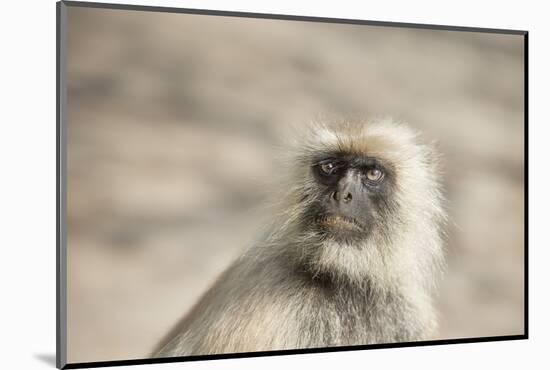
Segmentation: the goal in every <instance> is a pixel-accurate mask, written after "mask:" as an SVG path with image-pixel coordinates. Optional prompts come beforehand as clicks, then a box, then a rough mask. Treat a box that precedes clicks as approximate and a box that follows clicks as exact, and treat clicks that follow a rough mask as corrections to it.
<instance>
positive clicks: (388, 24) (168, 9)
mask: <svg viewBox="0 0 550 370" xmlns="http://www.w3.org/2000/svg"><path fill="white" fill-rule="evenodd" d="M62 2H63V3H64V4H65V5H67V6H71V7H83V8H96V9H112V10H134V11H147V12H161V13H184V14H200V15H213V16H225V17H240V18H258V19H272V20H286V21H301V22H316V23H340V24H358V25H368V26H384V27H398V28H417V29H426V30H437V31H460V32H484V33H499V34H508V35H524V34H525V33H527V31H525V30H510V29H498V28H482V27H464V26H449V25H436V24H425V23H402V22H384V21H370V20H361V19H351V18H329V17H317V16H301V15H288V14H271V13H253V12H238V11H228V10H215V9H192V8H174V7H165V6H152V5H131V4H112V3H99V2H84V1H72V0H63V1H62Z"/></svg>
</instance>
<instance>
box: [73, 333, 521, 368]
mask: <svg viewBox="0 0 550 370" xmlns="http://www.w3.org/2000/svg"><path fill="white" fill-rule="evenodd" d="M524 339H527V337H526V335H505V336H498V337H479V338H457V339H443V340H429V341H421V342H403V343H387V344H369V345H360V346H342V347H327V348H308V349H293V350H281V351H261V352H243V353H227V354H216V355H201V356H184V357H166V358H147V359H135V360H113V361H98V362H79V363H71V364H67V365H66V366H65V367H63V369H82V368H95V367H111V366H130V365H150V364H161V363H173V362H191V361H201V360H223V359H232V358H248V357H269V356H287V355H300V354H315V353H329V352H349V351H361V350H372V349H389V348H405V347H422V346H433V345H447V344H467V343H483V342H498V341H510V340H524Z"/></svg>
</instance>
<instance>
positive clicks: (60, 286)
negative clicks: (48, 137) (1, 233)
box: [55, 1, 67, 369]
mask: <svg viewBox="0 0 550 370" xmlns="http://www.w3.org/2000/svg"><path fill="white" fill-rule="evenodd" d="M55 5H56V7H55V10H56V110H55V112H56V117H55V118H56V155H55V157H56V186H55V188H56V279H55V280H56V310H55V311H56V346H55V360H56V361H55V365H56V367H57V368H58V369H62V368H64V367H65V366H66V365H67V294H66V293H67V290H66V287H67V285H66V282H67V275H66V272H67V258H66V257H67V254H66V243H65V241H66V238H65V233H64V232H65V228H64V225H65V221H66V220H65V212H64V208H63V207H64V206H65V204H66V203H65V189H66V186H65V185H66V179H65V158H66V156H65V135H64V131H65V126H64V123H63V121H64V119H65V115H64V108H65V105H66V104H65V103H66V86H64V82H65V37H66V19H67V7H66V4H65V3H64V2H63V1H60V2H57V3H56V4H55Z"/></svg>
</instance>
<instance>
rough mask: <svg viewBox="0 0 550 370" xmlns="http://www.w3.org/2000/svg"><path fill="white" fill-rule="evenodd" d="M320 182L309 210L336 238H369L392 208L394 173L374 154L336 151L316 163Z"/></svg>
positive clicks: (325, 232)
mask: <svg viewBox="0 0 550 370" xmlns="http://www.w3.org/2000/svg"><path fill="white" fill-rule="evenodd" d="M311 168H312V171H313V176H314V179H315V181H316V183H317V185H318V189H319V190H318V192H319V193H318V194H317V196H316V197H315V199H316V200H315V202H313V203H312V206H311V207H310V209H309V210H308V219H309V220H310V222H311V224H312V226H313V227H314V228H315V229H316V230H317V231H319V232H321V233H322V234H323V235H324V236H326V237H329V238H331V239H334V240H336V241H357V240H358V239H363V238H366V237H367V236H368V235H369V233H372V232H373V231H374V230H375V228H376V227H377V225H380V224H381V223H383V220H384V216H385V215H386V214H387V213H388V212H390V211H391V209H390V208H391V202H389V199H390V195H391V191H392V184H393V182H394V173H393V171H392V169H391V168H390V166H388V165H384V164H383V163H382V162H380V161H379V160H377V159H376V158H373V157H367V156H359V155H355V154H345V153H332V154H326V155H323V156H320V157H318V158H315V159H314V161H313V163H312V167H311Z"/></svg>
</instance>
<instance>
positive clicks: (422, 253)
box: [153, 120, 446, 357]
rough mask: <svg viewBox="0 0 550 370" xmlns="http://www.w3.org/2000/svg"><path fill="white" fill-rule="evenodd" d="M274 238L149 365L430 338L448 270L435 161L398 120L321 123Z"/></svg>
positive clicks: (300, 156) (296, 170) (233, 270)
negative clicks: (440, 279) (440, 280)
mask: <svg viewBox="0 0 550 370" xmlns="http://www.w3.org/2000/svg"><path fill="white" fill-rule="evenodd" d="M291 153H292V158H293V160H292V162H291V165H292V167H291V168H290V169H289V170H288V171H287V172H288V175H289V176H288V183H286V185H285V186H284V189H285V193H284V195H283V196H281V197H279V203H280V204H278V206H279V207H280V210H279V211H278V213H277V216H276V217H275V220H274V222H273V225H272V226H271V228H270V232H269V233H268V234H267V236H266V238H265V239H264V240H262V241H260V242H259V243H257V244H256V245H254V246H253V247H252V248H251V249H249V250H248V251H247V252H245V253H244V254H243V255H242V256H241V257H240V258H239V259H237V260H236V261H235V262H234V263H233V264H232V265H231V266H230V267H229V268H228V269H227V270H226V271H225V272H224V273H223V274H222V275H221V277H220V278H219V279H218V280H217V282H216V283H215V284H214V285H213V286H212V287H211V288H210V289H209V290H208V291H207V292H206V294H205V295H204V296H203V297H202V298H201V299H200V301H199V302H198V303H197V304H196V305H195V306H194V308H193V309H192V310H191V312H189V313H188V315H187V316H185V317H184V319H183V320H182V321H181V322H180V323H179V324H178V325H177V326H176V327H175V328H174V329H173V330H172V332H170V333H169V334H168V335H167V336H166V338H165V339H164V340H163V341H161V343H160V344H159V345H158V346H157V349H156V350H155V352H154V354H153V356H155V357H170V356H188V355H206V354H219V353H236V352H254V351H269V350H284V349H300V348H314V347H333V346H343V345H362V344H373V343H392V342H409V341H418V340H425V339H430V338H431V337H432V335H433V334H434V329H435V327H436V315H435V310H434V308H433V306H432V295H433V291H434V285H435V282H436V281H437V276H438V275H439V272H440V270H441V267H442V265H443V251H442V244H443V243H442V232H441V230H442V226H443V225H444V223H445V219H446V215H445V211H444V208H443V206H442V202H443V197H442V193H441V185H440V173H439V169H438V168H439V166H438V156H437V155H436V154H435V151H434V150H433V149H432V148H431V146H428V145H424V144H421V143H420V142H419V140H418V135H417V134H416V133H415V132H414V131H413V130H412V129H411V128H409V127H408V126H406V125H404V124H398V123H395V122H393V121H391V120H380V121H375V122H370V123H364V124H363V123H349V122H348V123H338V124H315V125H313V126H312V127H311V129H310V130H309V131H308V134H307V135H306V137H305V138H304V139H303V140H301V141H299V142H298V145H296V148H295V150H294V151H292V152H291Z"/></svg>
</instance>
